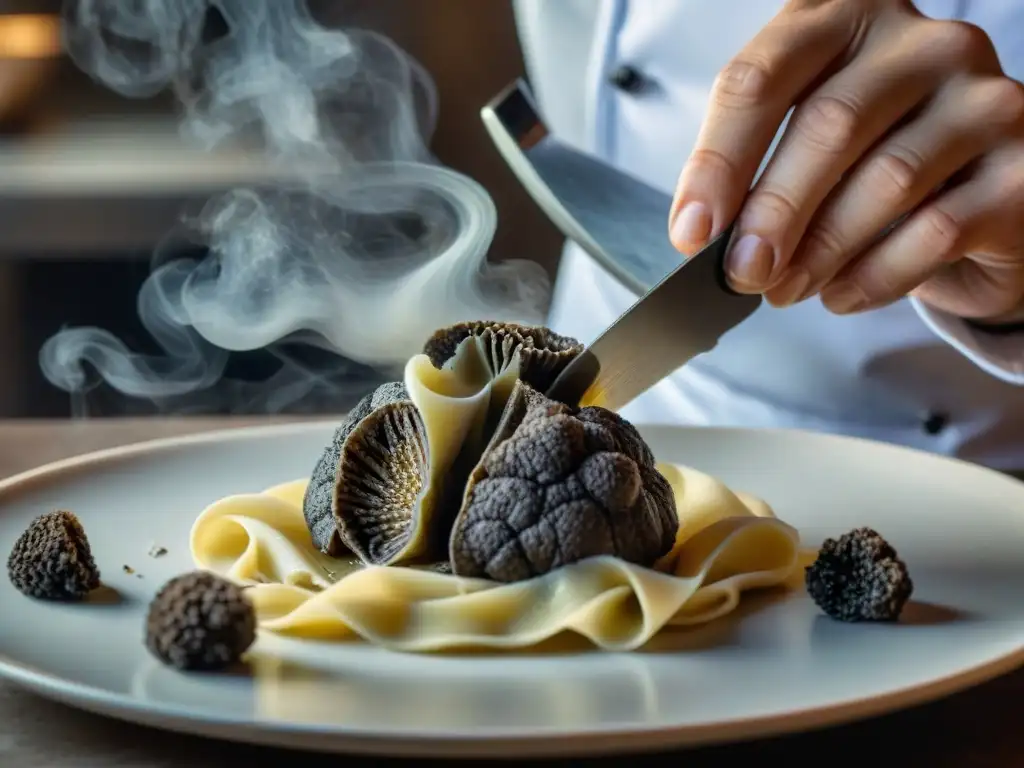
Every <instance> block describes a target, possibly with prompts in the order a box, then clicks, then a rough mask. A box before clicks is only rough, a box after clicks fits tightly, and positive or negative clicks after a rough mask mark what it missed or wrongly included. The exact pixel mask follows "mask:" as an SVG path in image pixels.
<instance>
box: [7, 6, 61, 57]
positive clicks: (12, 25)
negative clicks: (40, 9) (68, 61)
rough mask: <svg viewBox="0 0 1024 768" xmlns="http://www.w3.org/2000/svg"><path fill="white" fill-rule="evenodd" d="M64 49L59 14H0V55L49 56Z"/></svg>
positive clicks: (55, 54)
mask: <svg viewBox="0 0 1024 768" xmlns="http://www.w3.org/2000/svg"><path fill="white" fill-rule="evenodd" d="M60 52H61V40H60V17H59V16H56V15H50V14H42V13H39V14H32V13H22V14H11V15H7V16H0V58H4V59H49V58H53V57H55V56H59V55H60Z"/></svg>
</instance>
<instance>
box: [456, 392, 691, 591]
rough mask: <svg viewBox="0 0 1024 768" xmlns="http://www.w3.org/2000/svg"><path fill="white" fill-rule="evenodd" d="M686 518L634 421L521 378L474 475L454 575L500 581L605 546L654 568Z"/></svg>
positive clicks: (459, 526)
mask: <svg viewBox="0 0 1024 768" xmlns="http://www.w3.org/2000/svg"><path fill="white" fill-rule="evenodd" d="M678 527H679V519H678V516H677V513H676V508H675V498H674V497H673V495H672V492H671V488H670V487H669V484H668V482H667V481H666V480H665V478H664V477H662V476H661V474H660V473H659V472H658V471H657V469H655V466H654V459H653V456H652V455H651V452H650V449H649V448H648V447H647V445H646V444H645V443H644V441H643V439H642V438H641V437H640V435H639V433H637V432H636V430H635V429H634V428H633V426H632V425H631V424H629V423H628V422H627V421H625V420H624V419H622V418H620V417H619V416H616V415H615V414H612V413H609V412H608V411H605V410H604V409H602V408H585V409H583V410H582V411H579V412H574V411H573V410H572V409H570V408H568V407H567V406H565V405H563V404H561V403H556V402H554V401H552V400H549V399H548V398H546V397H544V396H543V395H541V394H540V393H538V392H536V391H535V390H533V389H532V388H530V387H529V385H527V384H525V383H523V382H518V383H517V384H516V386H515V389H514V390H513V392H512V396H511V397H510V398H509V402H508V405H507V406H506V409H505V413H504V414H503V417H502V420H501V422H500V423H499V425H498V428H497V430H496V432H495V434H494V437H493V438H492V440H491V442H490V444H489V445H488V447H487V449H486V451H485V452H484V455H483V458H482V459H481V460H480V462H479V463H478V464H477V466H476V468H475V469H474V470H473V473H472V474H471V476H470V480H469V483H468V484H467V489H466V494H465V497H464V499H463V504H462V508H461V509H460V511H459V514H458V517H457V518H456V521H455V524H454V526H453V529H452V534H451V538H450V540H449V556H450V558H451V563H452V569H453V571H454V573H455V574H456V575H459V576H467V577H478V578H489V579H492V580H494V581H500V582H512V581H520V580H525V579H529V578H532V577H534V576H539V575H541V574H544V573H547V572H549V571H552V570H555V569H556V568H559V567H562V566H565V565H569V564H571V563H574V562H577V561H579V560H583V559H585V558H588V557H595V556H599V555H614V556H616V557H619V558H622V559H623V560H626V561H628V562H631V563H636V564H638V565H642V566H646V567H649V566H651V565H653V564H654V563H655V562H656V561H657V560H658V559H659V558H660V557H662V556H663V555H665V554H666V553H667V552H669V551H670V550H671V548H672V545H673V543H674V541H675V534H676V530H677V529H678Z"/></svg>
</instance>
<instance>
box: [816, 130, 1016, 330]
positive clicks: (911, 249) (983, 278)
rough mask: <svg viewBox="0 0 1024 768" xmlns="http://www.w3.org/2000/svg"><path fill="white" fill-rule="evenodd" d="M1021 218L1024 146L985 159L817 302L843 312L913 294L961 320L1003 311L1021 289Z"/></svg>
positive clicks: (850, 267)
mask: <svg viewBox="0 0 1024 768" xmlns="http://www.w3.org/2000/svg"><path fill="white" fill-rule="evenodd" d="M1022 214H1024V143H1020V144H1017V145H1016V146H1008V147H1006V148H1003V149H1001V150H999V151H997V152H994V153H992V154H991V155H989V156H986V157H985V158H983V159H982V161H980V162H979V164H978V166H977V168H976V169H974V170H972V172H971V175H970V176H969V177H968V178H967V179H965V180H964V181H963V182H962V183H960V184H958V185H956V186H954V187H951V188H950V189H948V190H946V191H945V192H943V193H941V194H940V195H938V196H936V197H935V198H934V199H933V200H931V201H929V202H927V203H925V204H924V205H923V206H922V207H921V208H919V209H918V210H917V211H915V212H914V213H913V214H911V215H910V216H909V217H908V218H907V220H906V221H904V222H903V223H902V224H900V225H899V226H898V227H896V229H895V230H894V231H893V232H892V233H890V234H889V235H888V236H887V237H885V238H884V239H883V240H882V241H880V242H879V243H877V244H876V245H874V246H873V247H872V248H871V249H870V250H869V251H868V252H867V253H866V254H864V255H863V256H862V257H860V258H859V259H857V260H856V261H855V262H853V263H852V264H850V265H848V266H847V267H846V268H845V269H844V270H842V271H841V272H840V273H839V275H837V277H836V279H835V280H833V281H832V282H831V283H829V284H828V285H827V286H825V288H824V289H823V290H822V291H821V299H822V303H823V304H824V305H825V307H826V309H828V310H830V311H832V312H834V313H836V314H848V313H852V312H862V311H864V310H868V309H875V308H877V307H881V306H884V305H886V304H889V303H891V302H893V301H896V300H897V299H900V298H902V297H903V296H906V295H907V294H910V293H914V294H915V295H918V296H920V297H921V298H922V299H924V300H925V301H927V302H928V303H929V304H932V305H933V306H936V307H938V308H939V309H943V310H946V311H948V312H952V313H954V314H957V315H960V316H963V317H987V316H994V315H998V314H1000V313H1002V312H1005V311H1007V310H1008V309H1010V308H1011V307H1012V306H1013V305H1014V304H1016V303H1018V302H1019V301H1020V300H1021V298H1022V296H1021V291H1022V290H1024V286H1021V285H1019V284H1018V282H1019V279H1020V277H1021V275H1022V274H1024V270H1022V268H1021V267H1022V262H1021V257H1022V255H1024V235H1022V233H1021V231H1020V229H1019V221H1020V219H1021V215H1022ZM966 261H969V262H970V263H963V262H966ZM929 291H931V293H929Z"/></svg>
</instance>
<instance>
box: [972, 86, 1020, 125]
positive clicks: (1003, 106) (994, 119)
mask: <svg viewBox="0 0 1024 768" xmlns="http://www.w3.org/2000/svg"><path fill="white" fill-rule="evenodd" d="M974 91H975V98H974V101H975V103H976V105H977V112H976V114H979V115H981V116H983V117H984V119H985V120H986V122H988V123H989V124H996V125H998V126H1000V127H1006V126H1011V125H1019V124H1021V123H1022V122H1024V85H1022V84H1021V83H1019V82H1017V81H1016V80H1011V79H1010V78H1008V77H997V78H992V79H990V80H986V81H983V82H980V83H978V84H977V85H975V86H974Z"/></svg>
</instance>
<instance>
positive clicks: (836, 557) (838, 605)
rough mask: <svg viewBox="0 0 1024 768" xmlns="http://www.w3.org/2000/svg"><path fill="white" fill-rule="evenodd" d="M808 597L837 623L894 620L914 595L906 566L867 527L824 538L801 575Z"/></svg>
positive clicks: (890, 547) (876, 533)
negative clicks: (819, 548) (812, 560)
mask: <svg viewBox="0 0 1024 768" xmlns="http://www.w3.org/2000/svg"><path fill="white" fill-rule="evenodd" d="M804 581H805V582H806V584H807V592H808V594H809V595H810V596H811V598H812V599H813V600H814V602H815V603H817V605H818V607H819V608H821V610H823V611H824V612H825V613H826V614H827V615H828V616H830V617H832V618H833V619H836V620H837V621H847V622H855V621H895V620H896V619H898V618H899V615H900V612H901V611H902V610H903V606H904V605H906V603H907V601H908V600H909V599H910V595H911V593H912V592H913V591H914V584H913V582H912V581H911V579H910V574H909V573H908V572H907V566H906V564H905V563H904V562H903V561H902V560H900V559H899V556H898V555H897V554H896V550H895V549H893V548H892V546H891V545H890V544H889V543H888V542H887V541H886V540H885V539H883V538H882V536H881V535H880V534H879V533H878V532H877V531H874V530H872V529H871V528H857V529H855V530H852V531H850V532H849V533H847V534H844V535H843V536H840V537H839V538H838V539H825V543H824V544H822V545H821V551H820V552H819V553H818V558H817V560H815V561H814V563H812V564H811V565H809V566H808V567H807V569H806V570H805V572H804Z"/></svg>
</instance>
